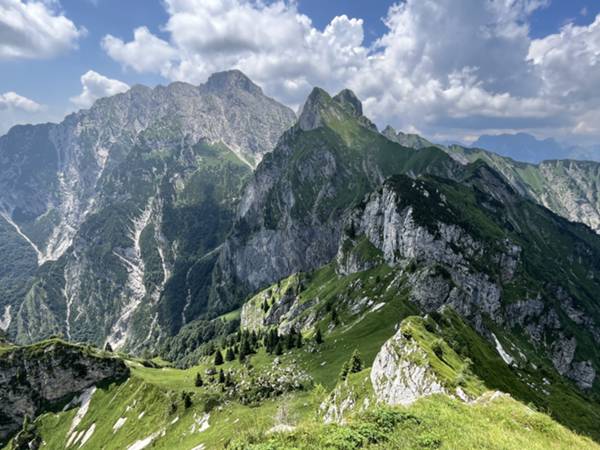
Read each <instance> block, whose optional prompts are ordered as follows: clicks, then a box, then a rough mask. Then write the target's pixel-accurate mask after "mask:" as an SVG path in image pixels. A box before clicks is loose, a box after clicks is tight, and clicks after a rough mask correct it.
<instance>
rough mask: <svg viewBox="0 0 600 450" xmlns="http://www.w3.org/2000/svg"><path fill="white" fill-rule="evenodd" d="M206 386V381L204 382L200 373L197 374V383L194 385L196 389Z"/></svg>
mask: <svg viewBox="0 0 600 450" xmlns="http://www.w3.org/2000/svg"><path fill="white" fill-rule="evenodd" d="M203 384H204V381H202V377H201V376H200V373H197V374H196V381H195V382H194V385H195V386H196V387H202V385H203Z"/></svg>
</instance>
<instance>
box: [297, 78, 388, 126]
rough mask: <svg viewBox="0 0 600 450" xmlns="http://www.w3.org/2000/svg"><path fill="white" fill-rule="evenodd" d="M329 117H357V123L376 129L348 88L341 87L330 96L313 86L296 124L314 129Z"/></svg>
mask: <svg viewBox="0 0 600 450" xmlns="http://www.w3.org/2000/svg"><path fill="white" fill-rule="evenodd" d="M331 118H336V119H339V120H345V119H351V118H354V119H358V121H359V123H360V124H361V125H362V126H364V127H366V128H370V129H375V130H376V129H377V127H376V126H375V125H374V124H373V123H372V122H371V121H370V120H369V119H367V118H366V117H365V116H363V108H362V103H361V101H360V100H359V99H358V97H357V96H356V94H355V93H354V92H352V91H351V90H350V89H343V90H341V91H340V92H339V93H338V94H337V95H335V96H334V97H331V95H329V93H328V92H327V91H325V90H324V89H321V88H319V87H315V88H313V90H312V91H311V93H310V94H309V96H308V98H307V99H306V102H305V103H304V106H303V107H302V112H301V113H300V118H299V120H298V126H299V127H300V129H302V130H304V131H308V130H314V129H315V128H319V127H320V126H322V125H323V124H324V121H327V120H328V119H331Z"/></svg>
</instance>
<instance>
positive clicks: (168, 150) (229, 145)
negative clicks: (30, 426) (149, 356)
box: [0, 71, 295, 348]
mask: <svg viewBox="0 0 600 450" xmlns="http://www.w3.org/2000/svg"><path fill="white" fill-rule="evenodd" d="M294 120H295V114H294V113H293V112H292V111H291V110H290V109H288V108H286V107H285V106H283V105H280V104H279V103H277V102H275V101H274V100H272V99H270V98H268V97H266V96H265V95H264V94H263V93H262V91H261V89H260V88H259V87H258V86H256V85H255V84H254V83H252V82H251V81H250V80H249V79H248V78H247V77H245V76H244V75H243V74H242V73H241V72H239V71H230V72H223V73H218V74H215V75H213V76H211V77H210V78H209V80H208V81H207V82H206V83H205V84H203V85H201V86H192V85H189V84H185V83H173V84H171V85H169V86H167V87H163V86H159V87H156V88H154V89H150V88H147V87H144V86H135V87H133V88H132V89H131V90H130V91H128V92H126V93H124V94H119V95H116V96H114V97H111V98H105V99H101V100H98V101H97V102H96V103H95V104H94V105H93V106H92V108H90V109H89V110H83V111H80V112H78V113H75V114H72V115H70V116H68V117H67V118H66V119H65V120H64V121H63V122H62V123H60V124H47V125H39V126H24V127H15V128H13V129H12V130H11V131H10V132H9V133H8V134H7V135H6V136H4V137H2V138H0V163H1V164H0V167H2V168H1V169H0V217H1V218H0V221H1V223H0V226H4V228H7V229H9V230H10V229H12V233H10V234H9V233H4V234H1V233H0V238H2V239H4V241H3V242H2V241H0V250H1V249H4V248H9V247H10V248H12V247H15V246H16V245H17V243H19V245H20V244H22V243H25V244H27V245H28V246H29V247H30V250H29V251H28V254H27V259H28V261H31V259H32V258H31V257H30V254H35V257H36V258H37V264H35V263H30V265H31V267H29V268H28V271H23V272H24V276H23V277H20V278H18V280H17V281H19V282H18V283H17V282H15V280H14V278H10V279H9V276H10V275H11V274H6V275H4V274H3V273H2V271H0V277H3V276H4V277H5V279H6V280H10V282H11V283H13V284H16V286H14V288H13V291H14V290H18V291H19V292H18V293H15V294H14V295H11V296H10V298H6V299H5V298H2V299H1V300H0V310H1V312H2V313H3V314H4V315H6V314H7V315H8V318H4V316H3V325H4V324H5V323H7V322H8V323H9V324H10V327H8V328H9V332H10V334H11V335H12V336H13V337H14V338H16V339H17V340H18V341H19V342H31V341H34V340H36V339H40V338H43V337H45V336H48V335H49V334H53V333H58V332H61V333H64V334H65V335H66V336H67V337H69V338H71V339H77V340H85V341H93V342H95V343H97V344H101V343H103V342H104V341H105V340H107V341H109V342H111V344H113V347H116V348H119V347H123V346H129V348H139V347H140V346H143V345H145V342H153V341H155V340H156V339H157V338H158V337H159V336H160V334H161V333H164V332H167V333H172V332H173V331H176V330H177V329H178V328H179V327H180V326H181V324H182V323H185V322H187V321H189V320H191V319H192V318H194V316H196V315H198V314H199V313H200V312H201V311H202V309H203V308H204V305H205V304H206V301H196V297H201V298H203V297H204V294H205V293H203V292H201V293H199V292H196V291H194V289H192V288H191V287H190V281H189V279H188V278H187V277H188V276H190V277H192V278H195V276H197V273H198V272H200V273H204V272H207V270H208V269H207V265H211V264H213V263H214V261H213V260H212V259H211V257H210V255H209V254H210V252H211V251H213V250H215V249H216V248H217V247H218V246H219V245H220V244H221V243H222V241H223V240H224V238H225V236H226V234H227V232H228V230H229V228H230V227H231V224H232V222H233V217H234V211H235V208H236V205H237V202H238V199H239V191H240V190H241V186H242V185H243V183H244V181H245V177H247V176H248V175H249V174H250V173H251V170H252V168H254V167H255V166H256V164H258V162H259V161H260V160H261V159H262V158H263V156H264V155H265V154H266V153H267V152H269V151H271V150H272V149H273V147H274V146H275V143H276V142H277V139H278V138H279V136H280V135H281V133H283V131H284V130H286V129H287V128H288V127H289V126H291V125H292V123H293V122H294ZM192 255H196V258H198V257H199V258H202V257H203V256H206V258H205V259H204V260H203V261H202V262H201V263H198V264H196V263H197V262H198V261H197V260H196V259H195V258H194V257H193V256H192ZM0 256H3V255H0ZM180 261H181V264H180ZM44 263H46V264H44ZM38 265H39V266H40V267H39V268H38V267H36V266H38ZM34 273H35V275H36V277H35V279H34V282H33V284H31V277H32V275H33V274H34ZM25 275H27V276H25ZM7 282H8V281H7ZM169 282H170V284H169ZM1 283H3V279H2V278H0V284H1ZM25 286H27V288H26V287H25ZM11 287H12V286H11ZM24 289H28V292H27V293H26V294H23V293H22V291H23V290H24ZM9 306H10V310H7V309H6V308H7V307H9ZM42 310H44V313H43V314H40V313H39V311H42ZM141 310H143V312H141V313H140V311H141ZM7 311H8V313H7ZM142 329H143V330H144V331H143V332H142V331H139V330H142ZM142 333H143V334H142ZM134 335H135V336H134Z"/></svg>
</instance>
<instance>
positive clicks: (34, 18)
mask: <svg viewBox="0 0 600 450" xmlns="http://www.w3.org/2000/svg"><path fill="white" fill-rule="evenodd" d="M84 34H85V29H84V28H77V26H76V25H75V24H74V23H73V22H72V21H71V20H70V19H68V18H67V17H65V16H64V15H63V14H62V12H60V10H59V7H58V2H57V1H56V0H45V1H28V2H25V1H21V0H0V60H2V59H17V58H50V57H53V56H56V55H58V54H60V53H63V52H65V51H67V50H70V49H73V48H75V47H76V46H77V41H78V39H79V38H80V37H81V36H82V35H84Z"/></svg>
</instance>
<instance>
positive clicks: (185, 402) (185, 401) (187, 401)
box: [181, 392, 192, 409]
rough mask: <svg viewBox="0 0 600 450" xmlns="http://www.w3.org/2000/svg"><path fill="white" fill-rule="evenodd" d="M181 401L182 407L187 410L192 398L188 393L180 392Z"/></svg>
mask: <svg viewBox="0 0 600 450" xmlns="http://www.w3.org/2000/svg"><path fill="white" fill-rule="evenodd" d="M181 399H182V400H183V406H184V408H185V409H188V408H189V407H190V406H192V396H191V395H190V393H189V392H182V393H181Z"/></svg>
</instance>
